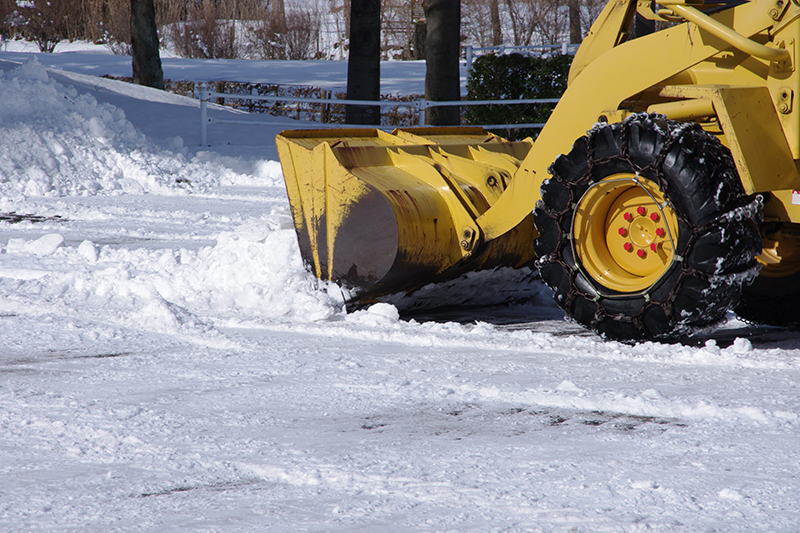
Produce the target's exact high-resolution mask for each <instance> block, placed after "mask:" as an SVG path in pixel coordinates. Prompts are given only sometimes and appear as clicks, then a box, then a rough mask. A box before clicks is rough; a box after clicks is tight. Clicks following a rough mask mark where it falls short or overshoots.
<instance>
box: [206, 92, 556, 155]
mask: <svg viewBox="0 0 800 533" xmlns="http://www.w3.org/2000/svg"><path fill="white" fill-rule="evenodd" d="M199 96H200V145H201V146H206V145H207V144H208V126H209V125H210V124H243V125H269V126H284V127H289V128H296V127H299V126H303V125H308V124H313V125H314V126H315V127H319V128H359V127H363V128H378V129H394V128H396V127H398V126H395V125H380V126H376V125H360V124H332V123H325V122H311V121H297V120H295V121H291V122H289V121H286V122H276V121H270V122H266V121H252V120H234V119H219V118H211V117H209V116H208V102H209V100H211V99H217V100H218V101H221V102H224V100H225V99H226V98H228V99H234V100H259V101H266V102H289V103H295V104H314V105H319V106H321V107H323V106H326V105H327V106H330V105H362V106H380V107H407V108H409V109H411V110H412V112H413V113H414V114H415V115H416V116H417V125H419V126H424V125H425V113H426V110H427V109H428V108H431V107H453V106H458V107H462V106H473V105H519V104H555V103H558V101H559V99H558V98H528V99H520V100H459V101H450V102H440V101H433V100H425V99H423V98H420V99H417V100H412V101H408V102H397V101H390V100H347V99H337V98H300V97H291V96H262V95H256V94H251V95H248V94H228V93H219V92H214V91H210V90H208V88H207V87H205V86H202V87H200V91H199ZM471 125H474V126H480V127H482V128H485V129H507V130H511V129H540V128H542V127H544V123H540V122H536V123H526V124H471Z"/></svg>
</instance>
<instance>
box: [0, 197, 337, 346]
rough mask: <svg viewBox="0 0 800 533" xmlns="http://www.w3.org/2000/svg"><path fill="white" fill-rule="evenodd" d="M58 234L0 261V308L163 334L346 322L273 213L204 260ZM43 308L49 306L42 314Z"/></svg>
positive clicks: (15, 244)
mask: <svg viewBox="0 0 800 533" xmlns="http://www.w3.org/2000/svg"><path fill="white" fill-rule="evenodd" d="M63 242H64V238H63V237H62V236H61V235H59V234H48V235H46V236H44V237H41V238H39V239H35V240H25V239H11V240H9V243H8V245H7V246H6V247H5V249H4V250H3V251H4V252H5V253H4V254H2V255H0V293H2V294H5V295H6V296H7V298H6V300H5V302H4V303H3V305H1V306H0V307H2V308H4V309H5V310H7V311H9V310H10V311H13V312H15V313H26V314H29V313H47V312H49V311H50V310H51V309H52V308H53V306H56V307H58V308H59V309H63V308H64V307H67V308H72V309H75V311H76V313H77V312H80V313H83V314H86V313H91V314H93V315H94V316H95V317H96V318H97V319H100V320H103V321H108V322H112V323H120V324H125V325H127V326H129V327H141V328H145V329H148V330H155V331H161V332H175V331H191V330H195V329H198V328H199V329H200V330H206V331H207V330H209V329H210V328H211V327H212V326H213V324H214V321H215V320H226V319H228V320H234V319H235V320H236V321H237V322H238V321H242V320H259V319H265V318H282V317H285V318H292V319H294V320H300V321H301V322H302V321H318V320H324V319H328V318H331V317H333V316H334V315H337V314H338V313H342V310H343V305H342V297H341V293H340V292H339V290H338V288H336V287H333V286H328V285H326V284H324V283H322V282H320V281H318V280H316V279H315V278H314V277H313V276H312V275H311V274H310V273H309V272H308V271H307V270H306V269H305V268H304V266H303V264H302V260H301V259H300V252H299V249H298V248H297V239H296V238H295V235H294V230H293V229H292V227H291V220H290V219H289V217H288V216H287V215H286V214H285V213H282V212H277V213H271V214H270V215H267V216H265V217H264V220H262V221H260V222H257V223H256V222H254V223H250V224H248V225H245V226H242V227H240V228H238V229H237V230H235V231H231V232H224V233H221V234H220V235H219V236H218V239H217V244H216V245H215V246H206V247H202V248H200V249H199V250H188V249H181V250H179V251H175V250H150V249H145V248H137V249H127V248H114V247H109V246H100V247H98V246H97V245H95V244H94V243H92V242H91V241H83V242H82V243H81V244H80V245H79V246H77V247H69V246H67V247H65V246H63ZM44 302H46V303H47V305H42V304H43V303H44Z"/></svg>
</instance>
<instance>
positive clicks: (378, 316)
mask: <svg viewBox="0 0 800 533" xmlns="http://www.w3.org/2000/svg"><path fill="white" fill-rule="evenodd" d="M32 55H33V56H35V55H36V54H26V58H25V60H24V61H20V60H19V58H18V57H17V56H13V57H12V56H10V55H9V54H8V53H0V94H2V95H3V97H2V98H0V195H2V196H1V197H0V450H2V453H1V454H0V530H2V531H34V532H37V531H48V532H50V531H82V532H83V531H117V530H119V531H159V532H160V531H348V532H350V531H381V532H384V531H398V532H399V531H453V532H456V531H457V532H464V531H474V532H485V531H508V532H514V531H542V532H570V531H574V532H619V531H629V532H638V531H687V532H697V531H765V532H766V531H769V532H795V531H798V529H800V498H798V494H800V479H798V476H799V475H800V472H798V468H799V465H800V446H799V445H798V443H800V385H799V384H798V382H800V349H799V348H800V335H798V334H796V333H792V332H787V331H782V330H769V329H759V328H753V327H748V326H746V325H744V324H741V323H740V322H738V321H737V320H736V319H735V318H733V317H731V319H730V320H729V322H728V324H726V325H725V327H724V328H723V329H722V330H721V331H720V332H719V333H717V334H714V335H713V336H707V337H703V338H698V339H695V340H694V341H692V342H688V343H684V344H656V343H642V344H638V345H626V344H620V343H615V342H606V341H603V340H602V339H599V338H597V337H596V336H594V335H592V334H589V333H586V332H584V331H582V330H581V329H580V328H577V327H576V326H575V325H573V324H570V323H568V322H565V321H563V320H562V318H561V315H560V314H559V311H558V310H557V309H556V308H555V307H554V306H553V305H552V304H550V303H548V295H547V293H546V291H545V289H541V291H540V293H539V294H534V295H532V296H531V300H530V301H529V302H527V303H522V304H516V305H515V306H499V307H493V308H490V309H485V308H484V309H468V308H460V309H456V310H451V311H450V313H449V314H447V313H439V314H438V315H437V314H436V313H435V312H431V313H429V314H428V315H418V316H416V318H414V319H411V320H409V319H408V318H407V317H403V318H401V317H400V315H399V313H398V310H397V308H396V307H394V306H392V305H390V304H378V305H376V306H373V307H371V308H369V309H366V310H361V311H357V312H350V313H348V312H346V310H345V309H344V307H343V305H342V295H341V293H340V291H339V289H337V288H336V287H335V286H329V285H326V284H323V283H321V282H318V281H317V280H315V279H314V278H313V276H311V275H310V274H309V273H308V272H307V271H306V270H305V269H304V267H303V265H302V262H301V260H300V255H299V251H298V247H297V243H296V240H295V235H294V231H293V228H292V223H291V218H290V214H289V207H288V201H287V199H286V196H285V192H284V190H283V184H282V179H281V170H280V165H279V164H278V163H277V162H276V160H275V159H276V157H275V155H274V154H275V148H274V142H273V140H272V139H273V137H274V135H275V134H276V133H277V132H278V131H279V130H280V127H279V126H270V125H269V124H266V125H265V124H257V125H256V124H254V125H252V126H230V125H229V126H225V125H217V126H216V129H214V130H212V131H213V133H212V135H211V136H210V139H211V142H212V146H211V147H210V148H209V147H199V146H198V136H197V135H198V134H197V129H198V128H197V125H198V122H199V112H198V107H197V102H196V101H192V100H189V99H185V98H182V97H177V96H174V95H167V94H164V93H161V92H158V91H153V90H151V89H146V88H141V87H134V86H130V85H126V84H123V83H121V82H116V81H113V80H101V79H100V78H95V77H93V76H91V75H88V74H87V73H86V72H73V71H69V69H68V66H67V65H62V67H63V68H64V69H65V70H55V69H48V68H46V67H45V66H44V65H43V64H42V62H40V61H38V60H36V59H35V58H34V59H30V58H29V57H28V56H32ZM290 66H291V72H282V75H283V76H295V77H296V78H297V82H298V83H302V82H303V81H304V80H305V79H306V77H310V76H312V75H313V74H312V71H313V69H314V68H315V66H314V65H313V64H311V65H310V66H308V67H307V68H303V65H298V64H293V65H290ZM198 68H199V67H198ZM75 70H78V71H80V70H81V69H75ZM104 73H105V72H95V74H104ZM423 75H424V74H423ZM408 83H409V84H413V83H421V82H420V80H419V78H418V77H414V76H412V75H409V76H408ZM412 92H413V91H412ZM212 112H213V113H217V114H218V115H219V116H221V115H223V114H231V113H233V112H232V111H229V110H225V109H214V110H212ZM237 117H239V118H241V119H243V120H249V119H250V118H251V117H247V116H243V115H241V114H237ZM259 120H261V121H263V120H264V119H263V117H259ZM483 283H485V284H491V283H492V278H491V277H488V278H486V279H485V281H483ZM534 292H535V291H534ZM515 322H516V323H519V322H525V324H524V325H519V324H515V325H508V324H510V323H515Z"/></svg>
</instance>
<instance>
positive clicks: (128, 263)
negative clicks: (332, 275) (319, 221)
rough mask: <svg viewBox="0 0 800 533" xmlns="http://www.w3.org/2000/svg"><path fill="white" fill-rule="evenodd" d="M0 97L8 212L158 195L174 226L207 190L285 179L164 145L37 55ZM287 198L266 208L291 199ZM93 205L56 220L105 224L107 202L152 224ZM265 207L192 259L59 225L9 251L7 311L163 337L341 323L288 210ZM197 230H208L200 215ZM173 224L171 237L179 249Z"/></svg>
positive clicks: (250, 164)
mask: <svg viewBox="0 0 800 533" xmlns="http://www.w3.org/2000/svg"><path fill="white" fill-rule="evenodd" d="M0 94H2V95H3V98H2V99H0V124H2V128H0V195H2V199H1V200H0V209H2V210H8V211H10V210H21V209H40V208H39V207H37V206H36V201H35V199H36V198H40V199H41V198H42V197H50V198H52V197H56V198H66V197H75V196H98V197H103V196H120V195H141V194H149V193H156V194H159V195H162V196H164V195H166V196H170V197H172V198H174V200H172V201H170V202H169V203H168V204H167V207H166V209H168V211H164V212H163V213H160V214H159V215H162V216H166V217H170V214H171V212H172V213H175V212H177V211H179V210H180V205H181V204H180V199H179V198H176V196H186V195H188V194H190V193H195V192H202V193H204V194H205V195H206V196H207V197H210V198H214V197H216V198H219V195H220V192H219V186H235V185H240V186H241V185H245V186H261V187H263V186H265V185H266V186H273V187H274V186H275V185H278V184H279V183H280V182H281V180H282V174H281V170H280V165H279V164H278V163H277V162H275V161H263V160H256V161H243V160H240V159H237V158H232V157H223V156H218V155H215V154H213V153H203V152H201V153H199V154H198V155H197V156H196V157H194V158H192V159H187V157H185V153H186V151H185V150H182V140H181V139H180V137H174V138H173V140H172V141H171V142H170V146H168V147H166V148H164V147H159V146H157V145H156V144H155V143H154V142H153V141H151V140H150V139H149V138H148V137H147V136H145V135H144V134H142V133H141V132H140V131H138V130H137V129H136V128H135V127H134V126H133V125H132V124H131V123H130V122H129V121H128V120H127V119H126V117H125V113H124V111H123V110H121V109H119V108H117V107H114V106H113V105H110V104H107V103H98V102H97V100H96V99H95V98H94V97H93V96H91V95H89V94H81V93H79V92H78V91H77V90H76V89H74V88H73V87H66V86H64V85H62V84H59V83H58V82H56V81H55V80H54V79H52V78H51V77H49V76H48V73H47V71H46V69H45V68H44V67H43V66H42V65H41V64H40V63H39V62H38V61H37V60H36V59H35V58H34V59H32V60H31V61H29V62H28V63H26V64H24V65H22V66H20V67H18V68H16V69H14V70H12V71H9V72H3V71H2V70H0ZM273 194H274V191H273ZM279 196H281V195H279ZM31 199H33V201H31ZM278 200H280V201H276V200H270V202H271V203H272V204H273V205H274V204H276V203H277V204H279V205H280V204H284V202H285V200H284V199H283V197H282V196H281V197H280V198H278ZM39 203H40V204H41V201H39ZM94 205H95V209H91V208H89V209H88V210H87V209H81V208H78V207H74V206H73V207H69V204H63V205H60V206H59V207H58V209H59V210H60V211H59V212H61V213H62V214H65V213H68V214H67V216H66V217H65V218H63V219H62V224H66V219H73V218H77V219H84V220H91V219H98V217H99V216H100V215H99V211H97V210H96V208H97V206H101V205H107V211H108V213H107V215H106V216H107V217H108V222H107V223H106V224H108V225H114V226H115V225H116V224H118V220H119V219H120V217H125V216H129V215H139V216H144V215H147V216H152V213H146V212H143V211H141V207H140V206H139V205H138V204H135V203H134V204H130V203H128V204H123V203H122V202H120V203H119V205H113V206H112V205H111V204H104V203H99V204H98V203H97V202H95V204H94ZM30 206H33V207H30ZM169 210H171V211H169ZM264 210H265V211H268V212H269V214H264V215H261V213H260V211H256V213H257V214H256V216H243V215H238V214H236V213H230V214H229V215H227V214H226V215H222V216H221V217H220V218H221V219H222V220H223V221H224V220H227V221H228V224H224V225H220V226H222V227H231V228H232V229H231V230H230V231H222V232H218V233H217V235H216V239H215V240H216V245H214V246H200V247H198V246H194V247H191V246H190V247H188V248H187V249H170V248H168V249H153V248H149V247H142V246H141V245H140V244H139V243H141V242H147V241H151V240H152V239H153V238H154V236H153V235H152V233H153V232H150V234H148V232H147V231H146V230H144V229H138V231H137V233H135V234H133V235H134V236H135V237H132V238H131V239H130V244H128V245H126V244H124V243H123V244H122V245H114V246H108V245H103V244H95V243H94V242H92V240H91V237H90V236H87V237H89V239H87V240H82V241H79V243H77V244H76V243H74V242H73V243H70V242H67V239H66V238H65V234H62V233H61V232H59V231H52V229H53V228H55V229H56V230H58V229H60V228H59V227H58V225H57V224H54V225H53V226H52V227H51V228H48V231H45V232H43V233H44V234H39V235H38V236H36V237H33V238H28V237H12V238H9V239H8V240H7V241H6V242H5V243H4V244H5V245H4V246H3V243H0V295H3V298H0V308H3V309H5V310H6V311H7V312H11V313H15V314H17V313H21V314H31V313H33V314H41V313H47V312H50V311H51V310H53V309H54V307H57V308H59V309H60V310H61V311H63V310H64V308H66V309H72V310H73V311H74V313H76V314H81V313H89V314H93V315H94V316H95V317H97V318H98V319H100V320H103V321H110V322H116V323H121V324H126V325H129V326H134V327H144V328H146V329H148V330H155V331H186V330H195V329H197V328H199V329H201V330H208V329H209V328H210V327H211V325H212V324H213V322H214V320H219V319H222V320H225V319H227V318H231V317H234V316H235V317H238V319H240V320H249V319H255V320H258V319H261V318H264V317H271V318H275V317H295V318H298V319H300V320H301V321H304V320H310V321H315V320H320V319H326V318H329V317H331V316H334V315H336V314H337V313H340V312H341V310H342V297H341V294H340V293H339V291H338V289H335V288H333V289H331V288H327V287H325V286H323V285H321V284H320V282H318V281H317V280H316V279H315V278H314V277H313V276H312V275H311V274H310V273H308V272H307V271H306V270H305V268H304V266H303V264H302V260H301V258H300V253H299V250H298V248H297V242H296V238H295V234H294V230H293V225H292V222H291V218H290V217H289V215H288V214H287V207H286V206H282V207H273V208H272V209H271V210H270V209H269V204H265V206H264ZM234 215H235V220H236V221H237V222H234ZM142 223H144V221H143V222H142ZM176 223H180V222H178V221H177V219H176ZM188 223H189V224H196V226H197V228H198V229H201V230H204V231H209V228H208V227H207V226H208V225H209V224H210V223H208V222H206V221H204V220H202V217H200V218H199V219H198V218H196V219H194V220H191V221H188ZM67 226H68V225H67ZM38 227H39V226H37V228H38ZM165 227H166V229H165V232H166V233H165V235H164V236H162V237H161V238H167V239H177V237H172V236H171V235H177V234H176V233H174V232H173V233H172V234H171V235H170V233H169V232H170V230H172V229H173V228H170V227H169V225H168V224H167V225H166V226H165ZM101 229H103V228H101ZM173 231H174V230H173ZM212 231H213V230H212ZM27 232H28V233H29V234H34V233H35V232H36V229H35V228H34V227H32V226H31V227H30V229H29V230H27ZM126 232H127V233H128V234H129V235H130V234H131V232H130V231H129V230H126ZM156 248H158V247H156ZM212 317H213V318H212Z"/></svg>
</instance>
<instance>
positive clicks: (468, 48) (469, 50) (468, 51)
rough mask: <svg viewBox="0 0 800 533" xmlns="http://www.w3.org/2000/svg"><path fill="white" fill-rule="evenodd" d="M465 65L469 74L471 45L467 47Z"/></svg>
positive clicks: (470, 68)
mask: <svg viewBox="0 0 800 533" xmlns="http://www.w3.org/2000/svg"><path fill="white" fill-rule="evenodd" d="M466 63H467V72H469V71H470V70H472V45H471V44H468V45H467V60H466Z"/></svg>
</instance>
